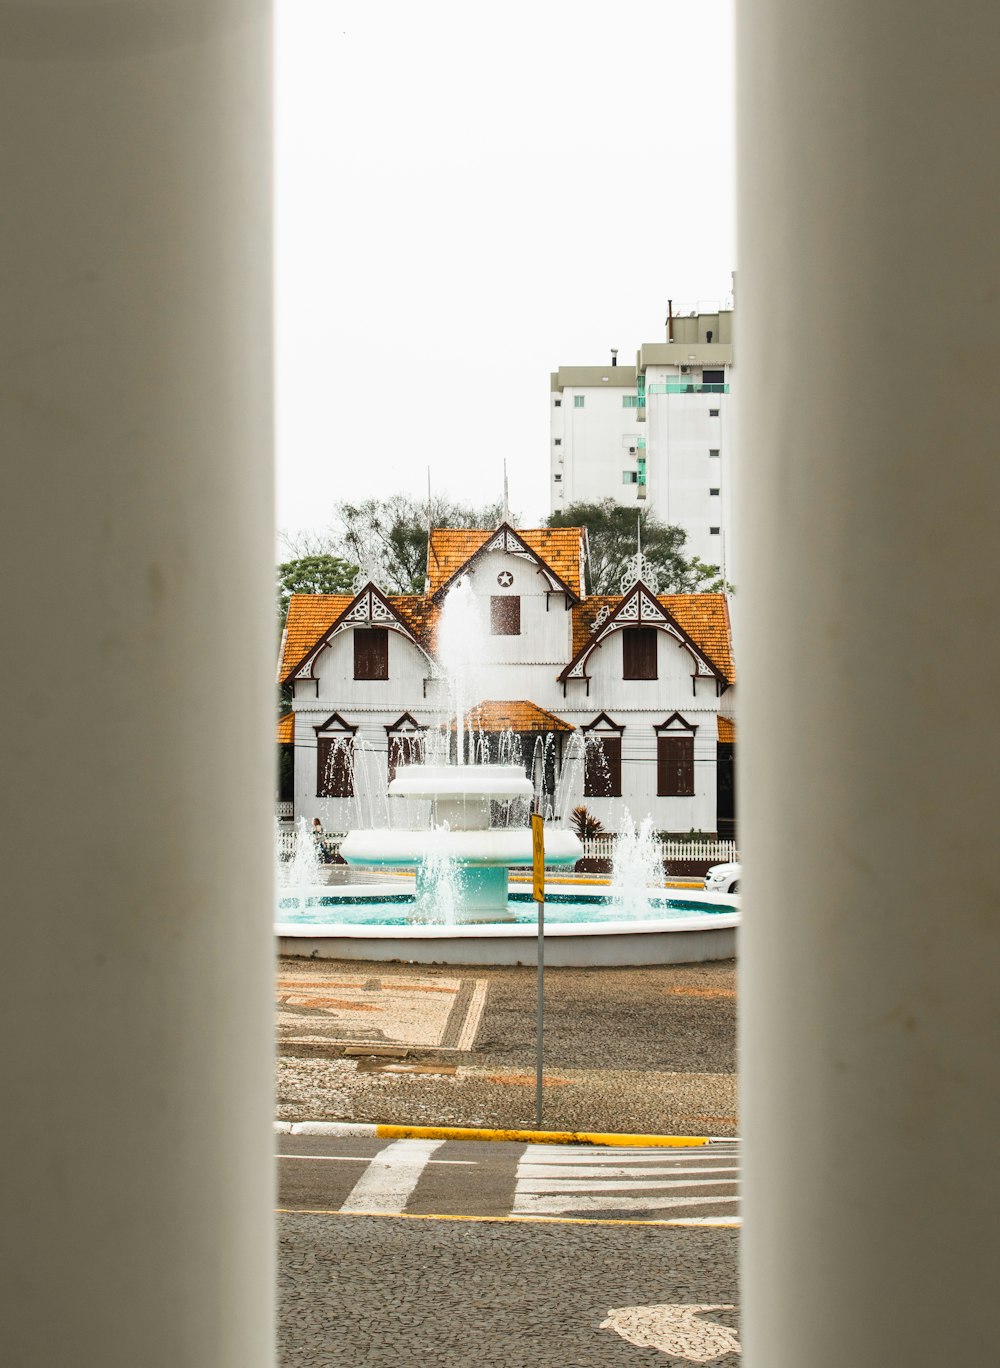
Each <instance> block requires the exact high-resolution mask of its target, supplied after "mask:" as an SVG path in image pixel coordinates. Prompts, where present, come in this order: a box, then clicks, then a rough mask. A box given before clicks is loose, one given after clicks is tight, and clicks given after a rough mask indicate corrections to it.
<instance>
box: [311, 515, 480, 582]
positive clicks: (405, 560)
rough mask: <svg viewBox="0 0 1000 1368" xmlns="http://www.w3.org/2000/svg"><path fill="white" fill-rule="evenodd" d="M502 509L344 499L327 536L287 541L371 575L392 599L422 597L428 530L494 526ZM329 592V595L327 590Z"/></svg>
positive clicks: (320, 535)
mask: <svg viewBox="0 0 1000 1368" xmlns="http://www.w3.org/2000/svg"><path fill="white" fill-rule="evenodd" d="M502 517H503V505H502V504H500V503H495V504H488V505H486V506H485V507H476V506H475V505H472V504H463V503H457V502H455V501H453V500H451V499H446V498H440V497H439V498H435V499H432V500H431V501H430V505H429V506H428V503H427V501H426V500H424V501H423V502H421V501H420V500H418V499H411V498H408V497H407V496H406V495H403V494H393V495H391V496H390V497H389V498H387V499H363V500H362V501H361V502H360V503H349V502H347V501H346V500H345V501H342V502H340V503H338V504H335V505H334V517H333V524H332V525H331V527H330V528H329V529H328V530H327V531H326V532H320V533H312V534H307V535H306V536H304V537H299V538H293V539H291V540H286V544H287V545H288V546H289V549H290V550H292V551H293V552H294V553H295V554H297V555H299V556H303V555H306V554H309V555H313V556H315V555H317V554H318V553H319V552H324V553H328V554H331V555H334V556H341V557H344V558H346V559H349V560H353V561H355V562H356V563H357V564H359V565H363V566H364V567H365V568H366V569H368V570H370V571H371V572H372V573H373V574H374V576H375V579H376V581H377V582H378V584H379V585H380V586H381V587H382V588H383V589H385V590H386V592H388V593H391V594H422V593H423V590H424V575H425V573H426V569H427V528H428V526H431V527H497V526H498V525H499V523H500V521H501V518H502ZM327 592H330V591H327Z"/></svg>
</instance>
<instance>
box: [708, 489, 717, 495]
mask: <svg viewBox="0 0 1000 1368" xmlns="http://www.w3.org/2000/svg"><path fill="white" fill-rule="evenodd" d="M708 492H709V494H718V492H719V491H718V490H717V489H710V490H709V491H708Z"/></svg>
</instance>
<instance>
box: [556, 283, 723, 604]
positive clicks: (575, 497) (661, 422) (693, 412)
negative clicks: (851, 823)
mask: <svg viewBox="0 0 1000 1368" xmlns="http://www.w3.org/2000/svg"><path fill="white" fill-rule="evenodd" d="M732 327H733V310H732V308H725V309H715V310H714V311H711V312H709V311H706V310H704V309H689V310H686V311H684V310H683V309H682V310H681V311H679V312H674V309H673V305H672V302H671V304H670V305H669V306H668V317H667V325H666V331H667V336H666V340H665V341H663V342H647V343H644V344H643V345H642V346H641V347H640V348H639V350H638V352H637V354H636V361H635V365H634V366H624V365H623V366H619V365H618V364H617V354H616V353H614V352H612V355H611V361H610V363H609V364H608V365H606V366H560V367H559V369H558V370H557V371H554V372H553V374H552V381H551V387H550V388H551V429H552V431H551V449H550V462H551V471H550V476H551V478H550V507H551V511H552V512H554V513H556V512H559V511H560V510H561V509H564V508H567V507H568V506H569V505H570V504H572V503H590V502H594V501H596V500H599V499H605V498H609V497H610V498H613V499H614V500H615V501H616V502H618V503H621V504H626V505H635V506H636V507H637V508H648V509H649V510H650V511H651V512H653V513H654V514H655V515H656V517H658V518H659V519H661V521H663V522H665V523H673V524H677V525H679V526H681V527H683V528H684V531H685V532H686V533H687V537H688V543H687V549H688V552H689V554H692V555H696V556H698V557H699V558H700V559H701V560H703V561H706V562H708V563H709V564H711V565H720V566H723V567H724V568H725V571H726V574H727V576H728V577H729V578H732V577H733V560H734V556H733V543H732V526H733V518H732V475H733V457H734V452H733V441H732V428H733V423H732V407H731V405H732V397H733V396H732V388H733V377H732V370H733V340H732V338H733V335H732Z"/></svg>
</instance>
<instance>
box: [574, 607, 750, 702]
mask: <svg viewBox="0 0 1000 1368" xmlns="http://www.w3.org/2000/svg"><path fill="white" fill-rule="evenodd" d="M623 627H656V628H657V629H658V630H659V631H661V632H666V633H667V635H668V636H672V637H673V638H674V640H675V641H676V642H677V644H678V645H679V646H682V647H683V648H684V650H685V651H687V653H688V654H689V655H690V657H691V660H692V663H693V665H694V669H693V671H692V677H693V678H694V679H699V678H702V679H715V680H716V681H717V685H716V687H717V688H718V687H719V685H721V690H720V692H724V691H725V690H726V689H727V688H728V687H729V684H728V682H727V680H726V678H725V676H724V675H723V673H722V671H721V670H720V669H719V668H718V667H717V666H716V665H714V664H713V663H712V661H711V660H709V658H708V656H707V655H705V653H704V652H703V651H702V649H701V647H700V646H698V645H697V643H696V642H694V641H693V640H692V639H691V637H689V636H688V634H687V632H685V630H684V628H683V627H681V625H680V624H679V623H678V622H677V620H676V618H675V617H674V616H673V614H672V613H671V612H670V611H669V610H668V609H666V608H664V606H663V604H662V603H660V602H659V601H658V600H657V598H656V595H655V594H654V593H653V592H652V590H651V589H648V588H647V587H646V585H645V584H643V583H642V581H641V580H639V581H637V582H636V584H635V585H633V587H632V588H631V589H630V590H629V592H628V593H627V594H626V595H625V596H624V597H623V598H622V601H621V603H620V604H619V605H618V607H617V608H616V609H614V611H613V612H609V613H607V614H605V613H604V609H603V608H602V609H601V613H600V614H599V615H598V619H597V621H596V622H595V623H594V627H593V629H592V631H591V634H590V636H589V637H588V638H587V640H586V641H585V642H584V644H583V645H582V646H581V647H580V649H579V651H577V653H576V655H575V656H574V657H573V659H572V660H571V661H570V663H569V664H568V665H567V666H566V668H565V669H564V670H563V671H562V673H561V674H560V675H559V676H558V679H559V682H560V683H561V684H565V683H566V681H567V680H569V679H588V678H589V676H588V674H587V662H588V661H589V659H590V657H591V655H592V654H593V652H594V651H595V650H596V649H597V647H598V646H601V645H603V643H604V642H605V641H606V640H607V638H608V637H609V636H610V635H611V633H612V632H616V631H619V630H620V629H621V628H623Z"/></svg>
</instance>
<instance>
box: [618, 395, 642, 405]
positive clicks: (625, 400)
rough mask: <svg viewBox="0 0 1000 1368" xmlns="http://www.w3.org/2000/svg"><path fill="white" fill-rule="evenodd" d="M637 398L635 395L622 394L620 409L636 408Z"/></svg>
mask: <svg viewBox="0 0 1000 1368" xmlns="http://www.w3.org/2000/svg"><path fill="white" fill-rule="evenodd" d="M638 407H639V396H638V395H637V394H623V395H622V408H638Z"/></svg>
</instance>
